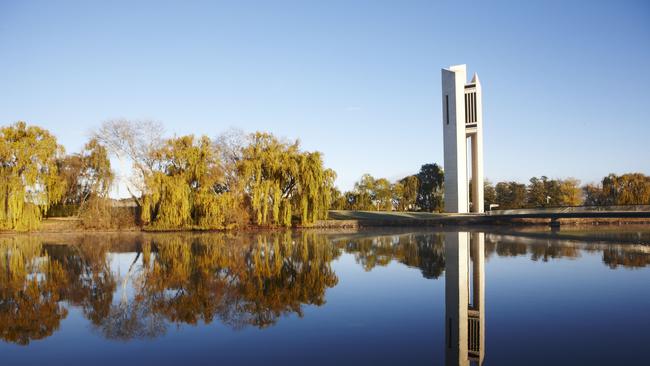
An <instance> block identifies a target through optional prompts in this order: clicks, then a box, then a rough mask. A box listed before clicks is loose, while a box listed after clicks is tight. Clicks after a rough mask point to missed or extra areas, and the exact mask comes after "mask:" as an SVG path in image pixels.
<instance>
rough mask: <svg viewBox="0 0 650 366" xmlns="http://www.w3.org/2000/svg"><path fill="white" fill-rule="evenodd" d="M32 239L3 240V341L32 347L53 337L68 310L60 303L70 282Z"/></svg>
mask: <svg viewBox="0 0 650 366" xmlns="http://www.w3.org/2000/svg"><path fill="white" fill-rule="evenodd" d="M41 253H42V246H41V243H40V242H39V241H38V240H33V239H31V238H2V239H0V338H2V339H3V340H5V341H9V342H13V343H17V344H23V345H25V344H28V343H29V342H30V341H31V340H35V339H42V338H45V337H48V336H50V335H51V334H52V333H54V331H55V330H57V329H58V328H59V324H60V322H61V319H63V318H65V316H66V315H67V310H66V309H65V308H64V307H63V306H62V305H61V304H60V303H59V301H60V300H62V297H61V295H62V292H63V289H64V288H65V287H66V284H67V281H66V277H65V274H64V270H63V268H62V266H61V265H60V264H59V263H58V262H56V261H51V260H50V258H48V257H47V256H45V257H42V256H41Z"/></svg>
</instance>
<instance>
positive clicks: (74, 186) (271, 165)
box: [0, 120, 650, 231]
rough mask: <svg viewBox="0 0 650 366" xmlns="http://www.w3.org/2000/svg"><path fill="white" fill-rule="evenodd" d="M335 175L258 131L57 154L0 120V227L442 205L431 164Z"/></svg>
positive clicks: (586, 198) (587, 196) (114, 127)
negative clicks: (398, 175) (122, 170)
mask: <svg viewBox="0 0 650 366" xmlns="http://www.w3.org/2000/svg"><path fill="white" fill-rule="evenodd" d="M111 156H116V157H119V158H122V159H128V160H129V161H130V162H131V163H132V172H131V174H130V176H129V179H128V180H127V184H126V188H127V190H128V191H129V193H130V195H131V201H132V202H133V203H134V205H131V206H134V207H128V206H129V205H125V206H127V207H116V206H118V205H116V204H115V200H111V199H110V198H109V191H110V189H111V187H112V186H113V185H114V180H115V175H114V172H113V170H112V168H111V160H110V157H111ZM335 179H336V173H335V172H334V171H333V170H332V169H328V168H326V167H325V166H324V164H323V158H322V154H321V153H320V152H317V151H315V152H310V151H304V150H302V149H301V148H300V144H299V141H297V140H296V141H290V140H285V139H281V138H278V137H276V136H274V135H272V134H270V133H266V132H255V133H251V134H244V133H242V132H240V131H236V130H231V131H228V132H226V133H223V134H221V135H219V136H217V137H216V138H209V137H208V136H200V137H197V136H194V135H185V136H173V137H165V135H164V130H163V128H162V126H161V125H160V124H158V123H153V122H147V121H144V122H143V121H127V120H113V121H107V122H105V123H103V124H102V125H101V126H100V127H99V128H98V129H96V130H95V131H94V132H93V133H92V134H91V136H90V137H89V140H88V142H87V143H86V144H85V145H84V147H83V149H82V150H81V151H80V152H78V153H72V154H66V152H65V149H64V148H63V146H61V145H60V144H59V143H58V142H57V140H56V137H55V136H54V135H52V134H51V133H50V132H49V131H47V130H45V129H42V128H40V127H38V126H30V125H27V124H26V123H25V122H17V123H15V124H13V125H10V126H6V127H2V128H0V230H18V231H29V230H33V229H35V228H37V227H38V226H39V224H40V223H41V221H42V218H43V217H44V216H70V215H77V216H78V217H79V218H80V219H81V222H82V224H83V226H84V227H86V228H97V229H101V228H116V227H117V228H119V227H124V226H129V225H134V224H137V225H140V226H143V227H145V228H147V229H150V230H176V229H202V230H209V229H233V228H237V227H243V226H247V225H251V224H252V225H258V226H287V227H288V226H292V225H303V226H310V225H313V224H314V223H315V222H317V221H319V220H323V219H326V218H327V215H328V210H330V209H337V210H342V209H346V210H378V211H427V212H441V211H443V210H444V172H443V170H442V168H441V167H440V166H439V165H437V164H425V165H422V166H421V168H420V171H419V172H418V173H416V174H412V175H408V176H406V177H404V178H402V179H399V180H397V181H394V182H391V181H390V180H388V179H386V178H375V177H373V176H371V175H369V174H365V175H363V176H362V177H361V179H360V180H359V181H358V182H356V183H355V185H354V188H353V189H352V190H350V191H347V192H341V191H340V190H339V189H338V188H336V187H335V185H334V181H335ZM471 191H472V190H471V189H469V192H470V193H471ZM470 199H471V197H470ZM484 199H485V207H486V208H489V207H491V206H494V205H498V206H497V207H498V208H500V209H512V208H536V207H554V206H576V205H583V204H584V205H634V204H650V177H649V176H646V175H644V174H642V173H628V174H623V175H620V176H619V175H616V174H610V175H608V176H606V177H604V178H603V179H602V181H601V182H600V183H597V184H587V185H584V186H580V181H578V180H577V179H574V178H567V179H549V178H548V177H546V176H541V177H533V178H531V179H530V181H529V183H528V184H523V183H519V182H514V181H507V182H498V183H496V184H492V183H490V182H489V181H486V182H485V186H484Z"/></svg>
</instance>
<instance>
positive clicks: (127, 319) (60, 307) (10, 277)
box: [0, 231, 650, 344]
mask: <svg viewBox="0 0 650 366" xmlns="http://www.w3.org/2000/svg"><path fill="white" fill-rule="evenodd" d="M62 242H65V243H66V245H61V244H55V243H52V241H51V240H50V242H49V243H47V244H45V243H43V240H42V239H39V238H38V237H30V236H16V237H5V238H0V338H2V339H3V340H4V341H8V342H12V343H17V344H28V343H29V342H30V341H32V340H37V339H42V338H45V337H47V336H49V335H51V334H53V333H54V332H55V331H56V330H57V329H58V327H59V324H60V322H61V320H62V319H64V318H65V317H66V316H67V310H66V306H64V304H67V305H68V306H75V307H78V308H80V309H81V310H82V311H83V314H84V316H85V317H86V318H88V320H89V322H90V323H91V324H92V326H93V328H94V329H96V330H97V331H98V332H99V333H100V334H101V335H103V336H104V337H106V338H109V339H116V340H129V339H134V338H153V337H157V336H159V335H161V334H164V333H165V332H166V330H167V327H168V326H169V325H170V324H177V325H180V324H190V325H194V324H199V323H211V322H213V321H215V320H217V321H219V322H220V323H222V324H225V325H227V326H229V327H231V328H233V329H241V328H244V327H247V326H254V327H259V328H263V327H268V326H271V325H273V324H275V323H276V322H277V321H278V319H280V318H281V317H283V316H286V315H290V314H296V315H297V316H302V315H303V309H304V306H305V305H317V306H320V305H322V304H324V303H325V294H326V290H327V289H328V288H331V287H333V286H335V285H336V284H337V282H338V278H337V276H336V274H335V273H334V271H333V269H332V267H331V264H332V262H333V261H334V260H335V259H336V258H338V257H339V255H340V254H341V253H343V252H345V253H349V254H351V255H353V256H354V257H355V259H356V261H357V262H358V263H359V265H361V266H363V268H364V269H366V270H367V271H371V270H373V269H374V268H376V267H377V266H385V265H388V264H389V263H391V262H393V261H395V262H399V263H403V264H405V265H407V266H410V267H414V268H418V269H419V270H420V271H421V273H422V275H423V276H424V277H426V278H438V277H440V276H441V275H442V274H443V273H444V271H445V257H444V242H443V236H442V235H441V234H431V233H421V234H420V233H409V234H400V235H385V236H362V235H352V236H345V235H323V234H316V233H313V232H307V231H305V232H301V233H299V234H297V235H295V234H294V235H292V234H291V233H289V232H286V233H270V234H260V235H252V236H243V235H242V236H228V235H225V234H224V235H222V234H209V235H187V234H164V235H134V236H131V237H128V238H120V237H117V238H115V237H99V236H87V237H79V238H76V239H75V240H69V239H64V240H63V241H62ZM584 251H592V252H601V251H602V253H603V262H604V263H605V264H606V265H608V266H610V267H612V268H616V267H618V266H624V267H644V266H647V265H649V264H650V250H648V247H640V246H635V247H625V246H620V245H609V246H590V245H586V244H580V243H577V244H569V243H565V242H557V241H553V240H547V241H544V240H539V239H536V240H529V241H527V240H524V239H521V238H514V239H513V238H511V237H504V236H497V235H493V236H490V235H488V236H487V237H486V241H485V254H486V256H487V257H489V256H491V255H498V256H529V257H530V259H532V260H536V261H537V260H540V261H548V260H550V259H552V258H575V257H577V256H579V255H580V254H581V253H582V252H584ZM120 253H122V254H120ZM118 254H119V255H120V256H121V257H122V258H123V257H124V256H126V257H127V259H128V263H127V268H125V269H124V270H121V272H120V271H117V270H116V264H115V258H116V256H117V255H118Z"/></svg>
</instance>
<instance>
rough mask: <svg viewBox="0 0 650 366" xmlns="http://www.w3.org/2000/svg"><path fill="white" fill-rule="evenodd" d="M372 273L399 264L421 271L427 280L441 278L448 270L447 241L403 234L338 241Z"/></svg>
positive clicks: (440, 238)
mask: <svg viewBox="0 0 650 366" xmlns="http://www.w3.org/2000/svg"><path fill="white" fill-rule="evenodd" d="M335 242H336V243H338V246H339V247H342V248H344V249H345V251H346V252H347V253H351V254H353V255H354V257H355V259H356V261H357V263H359V264H360V265H362V266H363V268H364V269H365V270H366V271H370V270H372V269H373V268H375V267H376V266H386V265H388V264H389V263H390V262H391V261H398V262H400V263H403V264H405V265H407V266H409V267H416V268H419V269H420V271H421V272H422V275H423V276H424V277H425V278H438V277H440V275H442V273H443V272H444V271H445V258H444V251H445V248H444V242H443V237H442V235H439V234H433V235H432V234H430V233H428V234H404V235H391V236H376V237H369V238H350V239H343V240H336V241H335Z"/></svg>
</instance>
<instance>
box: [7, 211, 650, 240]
mask: <svg viewBox="0 0 650 366" xmlns="http://www.w3.org/2000/svg"><path fill="white" fill-rule="evenodd" d="M354 214H356V215H357V216H360V217H354V216H353V215H354ZM646 214H647V217H645V216H644V217H588V218H557V219H551V218H515V217H499V216H497V215H477V214H462V215H450V214H428V213H413V215H410V214H408V213H407V214H404V213H383V212H376V211H363V212H357V213H353V214H350V215H349V216H353V217H354V218H341V216H340V215H338V216H337V214H336V213H335V214H334V215H331V216H334V218H330V219H327V220H321V221H319V222H317V223H316V224H314V225H309V226H302V225H296V226H293V227H290V228H287V227H272V226H254V225H251V226H246V227H243V228H238V229H222V230H219V229H208V230H200V229H165V230H150V229H147V228H143V227H137V226H136V227H123V228H111V229H85V228H83V227H80V225H79V220H78V219H74V218H47V219H45V220H43V223H42V227H41V228H39V229H37V230H33V231H26V232H20V231H13V230H6V231H0V235H16V234H63V233H72V234H74V233H93V234H101V233H111V234H112V233H210V232H214V233H256V232H274V231H285V230H314V229H317V230H325V231H336V230H342V229H343V230H346V229H363V228H378V227H404V228H427V227H431V228H445V227H450V228H458V227H464V228H474V229H477V228H481V229H488V228H494V229H503V228H508V227H511V228H526V227H532V228H535V227H537V228H540V227H546V228H548V227H555V228H557V227H572V228H580V227H583V228H595V227H618V226H642V227H646V226H647V227H648V229H650V212H647V213H646ZM336 217H339V218H336Z"/></svg>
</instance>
